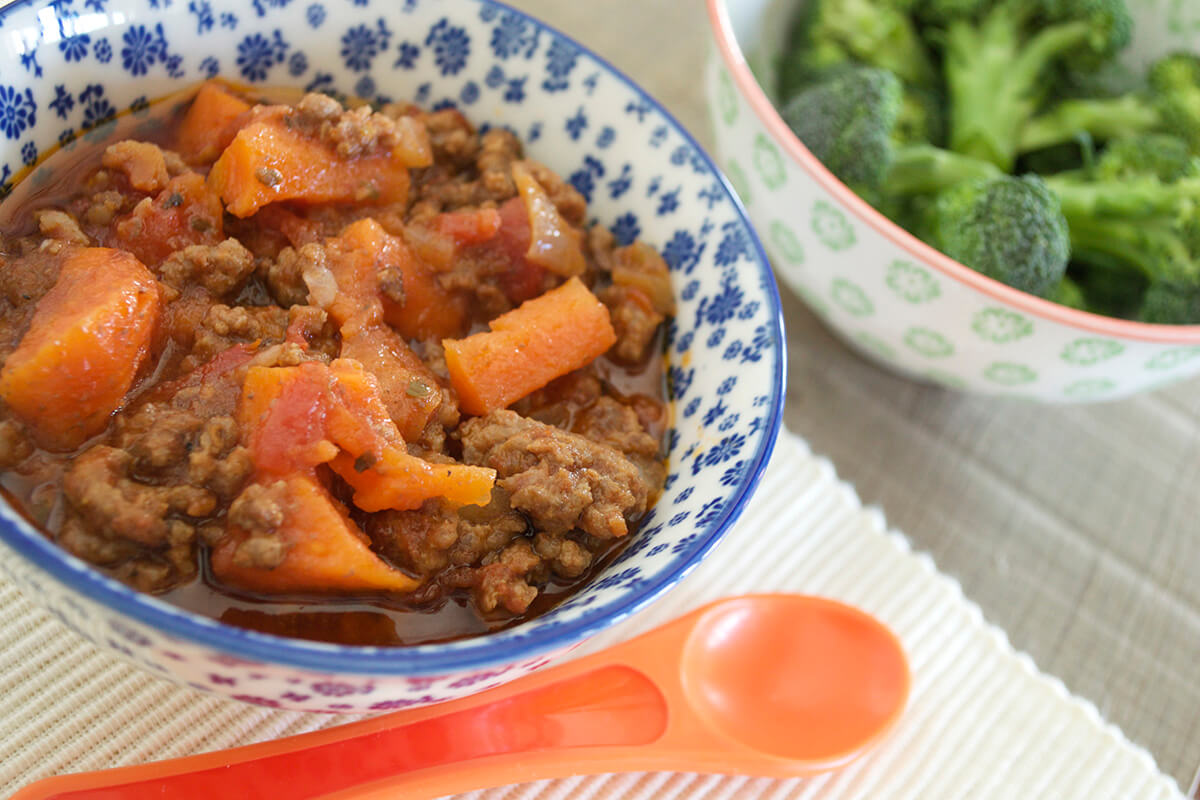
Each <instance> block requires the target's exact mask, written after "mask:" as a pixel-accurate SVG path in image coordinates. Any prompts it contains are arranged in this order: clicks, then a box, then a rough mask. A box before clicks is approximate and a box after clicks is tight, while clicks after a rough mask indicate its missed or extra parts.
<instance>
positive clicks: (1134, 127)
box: [1019, 54, 1200, 154]
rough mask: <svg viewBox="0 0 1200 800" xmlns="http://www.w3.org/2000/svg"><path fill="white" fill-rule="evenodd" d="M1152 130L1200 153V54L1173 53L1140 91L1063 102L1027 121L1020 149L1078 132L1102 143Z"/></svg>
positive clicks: (1156, 67) (1068, 137) (1152, 71)
mask: <svg viewBox="0 0 1200 800" xmlns="http://www.w3.org/2000/svg"><path fill="white" fill-rule="evenodd" d="M1153 132H1161V133H1168V134H1171V135H1173V136H1177V137H1179V138H1181V139H1183V140H1184V141H1185V142H1187V145H1188V147H1189V148H1191V150H1192V152H1194V153H1198V154H1200V57H1197V56H1194V55H1191V54H1175V55H1170V56H1167V57H1166V58H1164V59H1162V60H1160V61H1158V62H1157V63H1156V64H1154V66H1153V67H1151V69H1150V74H1149V80H1148V84H1147V87H1146V89H1144V90H1143V91H1140V92H1133V93H1130V94H1126V95H1121V96H1119V97H1112V98H1098V99H1070V100H1063V101H1062V102H1060V103H1058V104H1057V105H1055V106H1053V107H1052V108H1051V109H1050V110H1049V111H1046V112H1044V113H1042V114H1040V115H1038V116H1036V117H1033V118H1032V119H1030V120H1029V121H1028V122H1026V123H1025V126H1024V127H1023V128H1022V129H1021V138H1020V143H1019V148H1020V150H1022V151H1026V150H1035V149H1037V148H1040V147H1046V146H1049V145H1053V144H1058V143H1060V142H1067V141H1070V140H1071V139H1073V138H1074V137H1076V136H1078V135H1079V134H1080V133H1086V134H1088V135H1090V136H1092V137H1093V138H1094V139H1098V140H1101V141H1104V140H1108V139H1119V138H1126V137H1130V136H1138V135H1141V134H1143V133H1153Z"/></svg>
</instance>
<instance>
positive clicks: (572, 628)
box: [0, 0, 787, 676]
mask: <svg viewBox="0 0 1200 800" xmlns="http://www.w3.org/2000/svg"><path fill="white" fill-rule="evenodd" d="M34 2H36V0H16V2H13V3H12V4H10V5H7V6H5V7H3V8H0V20H3V18H4V17H5V16H7V15H8V14H9V12H11V11H12V10H14V9H17V8H21V7H23V6H26V5H31V4H33V3H34ZM475 2H477V3H478V4H479V5H490V6H495V7H496V8H499V9H501V10H504V11H508V12H511V13H513V14H517V15H518V16H520V17H521V18H522V19H524V20H526V21H528V22H530V23H532V24H533V25H534V26H536V27H539V28H542V29H544V30H546V31H549V32H550V33H551V34H554V35H556V36H560V37H562V38H563V39H564V40H565V41H567V42H569V43H570V44H572V45H574V46H575V47H577V48H579V50H580V52H582V53H585V54H587V55H588V56H589V57H591V58H592V59H594V60H595V62H596V63H597V64H599V65H600V66H601V67H603V68H604V69H606V70H608V72H609V73H610V74H612V75H613V76H615V77H616V78H618V79H619V80H621V81H622V82H624V83H625V84H626V85H627V86H628V87H629V88H630V89H632V90H633V91H634V92H636V93H637V94H638V95H639V96H640V97H641V98H642V99H644V100H645V101H647V102H648V103H650V105H651V107H652V108H654V109H655V110H656V111H657V112H658V113H660V114H662V116H663V117H664V118H665V119H666V120H667V122H668V123H669V124H670V125H672V126H673V127H674V128H675V129H676V130H677V131H678V132H679V133H680V134H681V135H682V136H683V138H684V140H685V141H687V143H688V144H690V145H691V146H692V147H693V148H695V150H696V152H697V153H699V154H700V156H701V158H703V160H704V163H705V165H706V166H707V167H708V168H709V170H710V171H711V173H712V174H713V175H715V176H716V177H717V179H718V181H720V184H721V188H722V189H723V190H724V191H725V195H726V197H728V199H729V201H730V203H732V205H733V208H734V211H736V212H737V216H738V218H739V219H740V220H741V221H742V223H743V224H744V225H745V226H746V230H747V231H748V232H749V233H750V239H751V242H752V243H753V246H754V252H755V254H756V256H757V266H758V268H759V270H760V272H761V273H762V277H763V278H765V280H763V282H762V285H763V287H764V290H765V291H766V293H767V295H768V297H769V298H770V300H771V303H772V307H773V308H774V309H775V314H774V319H773V322H774V326H773V330H772V334H773V339H774V341H773V342H772V343H773V345H774V347H773V348H772V353H773V354H774V363H773V364H772V382H773V384H774V386H773V388H775V389H777V391H773V392H772V405H771V407H770V409H769V411H768V415H767V416H768V420H767V426H766V428H765V430H764V432H763V436H762V438H761V439H760V440H759V445H758V450H757V451H756V452H755V454H754V460H753V463H752V465H751V467H750V469H749V470H747V472H746V477H745V478H744V479H743V481H742V484H741V486H740V487H739V488H738V492H737V494H736V495H735V496H734V497H733V502H732V503H731V504H730V506H729V507H728V510H727V511H725V512H724V513H723V514H722V516H721V518H720V519H719V520H718V521H717V523H716V524H715V525H713V527H712V529H711V530H710V531H709V533H708V535H707V536H706V537H705V538H704V539H703V540H701V541H700V542H699V543H698V544H697V545H696V546H695V548H694V549H693V550H692V552H691V555H690V557H689V558H687V559H686V560H685V561H683V562H682V563H680V564H678V565H677V566H676V567H675V568H674V569H672V570H670V571H668V572H667V573H666V574H662V575H658V576H656V577H655V578H653V579H651V580H650V581H648V582H647V586H646V587H645V588H643V589H641V590H640V591H638V592H636V593H634V594H632V596H627V597H624V598H623V599H622V600H621V601H619V602H615V603H609V604H598V605H596V606H594V607H591V608H589V609H587V610H586V611H584V612H583V613H582V614H581V615H580V616H579V617H578V618H577V619H575V620H573V621H571V622H569V623H563V624H562V625H553V626H549V627H548V628H547V630H546V632H545V633H544V634H539V633H538V632H534V633H521V629H522V627H523V626H521V625H518V626H515V627H513V628H509V629H507V630H504V631H498V632H496V633H490V634H484V635H481V636H476V637H472V638H469V639H461V640H458V641H456V642H452V643H450V644H451V647H450V649H446V648H447V645H445V644H431V645H414V646H411V647H361V646H351V645H335V644H327V643H322V642H310V641H307V640H303V639H291V638H286V637H282V636H272V635H270V634H265V633H258V632H255V631H250V630H246V629H243V628H235V627H233V626H231V625H226V624H224V623H220V622H217V621H216V620H213V619H211V618H208V617H204V616H201V615H199V614H196V613H194V612H190V611H186V610H184V609H182V608H179V607H177V606H172V605H170V604H168V603H166V602H164V601H162V600H159V599H158V598H156V597H153V596H151V595H146V594H142V593H140V592H137V591H135V590H134V589H131V588H130V587H128V586H126V585H125V584H123V583H120V582H119V581H116V580H114V579H113V578H110V577H108V576H107V575H104V574H103V573H101V572H100V571H99V570H96V569H94V568H92V567H90V566H89V565H87V564H86V563H85V562H83V561H81V560H80V559H77V558H75V557H74V556H72V555H70V554H68V553H67V552H66V551H64V550H62V549H60V548H59V547H58V546H56V545H54V544H53V543H51V542H50V541H49V540H48V539H46V537H45V536H43V535H41V534H40V533H39V532H38V531H37V530H36V529H35V528H34V527H33V526H32V525H30V524H29V523H27V522H24V521H22V522H21V523H16V522H15V519H17V518H19V514H18V513H17V512H16V511H15V509H12V508H11V506H8V504H7V503H5V504H3V507H2V508H3V511H4V512H5V513H4V514H3V516H0V539H2V540H3V541H4V542H5V544H7V545H8V546H9V547H10V548H11V549H13V550H15V551H16V552H17V553H18V554H20V555H21V556H22V557H23V558H25V559H26V560H27V561H29V562H30V563H31V564H33V565H34V566H36V567H38V568H40V569H41V570H42V571H43V572H46V573H48V574H49V575H51V576H52V577H53V578H55V579H56V580H58V581H59V582H60V583H63V584H65V585H66V586H67V587H69V588H70V589H73V590H74V591H76V592H78V593H80V594H82V595H84V596H85V597H87V598H89V599H90V600H93V601H95V602H97V603H99V604H101V605H103V606H105V607H106V608H109V609H112V610H113V611H116V612H118V613H120V614H122V615H125V616H127V617H131V618H133V619H136V620H137V621H139V622H142V623H144V624H146V625H148V626H150V627H151V628H154V629H155V630H158V631H161V632H163V633H165V634H168V635H170V636H174V637H177V638H180V639H184V640H186V641H189V642H193V643H196V644H201V645H205V646H208V647H212V648H215V649H217V650H220V651H222V652H225V653H228V654H230V655H234V656H237V657H239V658H245V659H252V660H255V661H261V662H264V663H268V664H278V665H282V666H288V667H298V668H302V669H310V670H316V671H319V672H332V673H344V674H362V675H381V676H388V675H395V676H408V675H412V676H425V675H440V674H449V673H454V672H461V671H465V670H473V669H482V668H486V667H494V666H499V665H502V664H510V663H513V662H514V661H516V660H522V659H529V658H534V657H537V656H539V655H543V654H547V653H551V652H557V651H561V650H564V649H567V648H569V647H571V646H573V645H576V644H578V643H580V642H582V641H584V640H586V639H588V638H590V637H592V636H594V635H595V634H597V633H599V632H600V631H602V630H605V629H607V628H611V627H612V626H614V625H616V624H617V623H619V622H621V621H622V620H625V619H627V618H628V617H630V616H632V615H633V614H635V613H637V612H638V611H641V610H642V609H643V608H645V607H646V606H648V605H649V604H650V603H652V602H653V601H654V600H656V599H658V598H659V597H660V596H661V595H662V594H664V593H665V592H666V591H668V590H669V589H671V588H672V587H673V586H675V585H676V584H677V583H679V582H680V581H681V580H683V578H684V577H686V576H687V575H688V573H690V572H691V571H692V570H693V569H694V568H695V567H696V566H697V565H698V564H699V563H700V562H701V561H702V560H703V559H704V557H705V556H706V555H707V554H708V553H709V551H710V550H712V549H713V547H715V546H716V544H717V543H718V542H719V541H720V540H721V539H722V538H723V536H724V534H725V532H726V531H727V530H729V528H730V527H731V526H732V525H733V524H734V523H735V522H736V521H737V519H738V518H739V517H740V516H741V514H742V510H743V509H744V507H745V505H746V502H747V501H748V500H749V498H750V496H751V495H752V494H753V493H754V489H755V488H756V487H757V486H758V483H759V481H760V480H761V478H762V474H763V471H764V469H765V468H766V465H767V462H768V461H769V459H770V456H771V453H772V452H774V449H775V443H776V441H777V440H778V438H779V433H780V429H781V427H782V424H783V406H784V397H785V395H786V392H787V385H786V382H785V381H784V365H785V364H786V363H787V353H786V350H787V343H786V339H785V337H784V335H783V330H784V327H783V309H782V306H781V303H780V298H779V289H778V286H777V285H776V283H775V277H774V273H773V272H772V271H771V268H770V261H769V260H768V259H767V254H766V251H765V250H764V249H763V246H762V243H761V242H760V241H759V238H758V234H757V232H755V230H754V226H753V225H752V224H751V222H750V219H749V217H748V216H747V214H746V209H745V208H744V207H743V206H742V202H741V200H740V199H739V198H738V196H737V194H736V193H735V192H734V191H733V188H732V187H731V185H730V183H729V180H728V179H727V178H726V177H725V175H724V173H722V172H721V170H720V169H719V168H718V167H717V165H716V164H715V163H714V162H713V160H712V158H711V157H710V156H709V154H708V152H707V151H706V150H705V149H704V148H703V147H701V146H700V144H699V142H697V141H696V139H695V137H693V136H692V134H691V133H690V132H688V130H687V129H686V128H685V127H684V126H683V125H681V124H680V123H679V121H678V120H677V119H675V117H674V115H672V114H671V113H670V112H669V111H667V109H666V108H664V107H663V105H662V104H661V103H659V102H658V100H656V99H655V98H654V97H652V96H651V95H650V94H649V93H648V92H646V90H644V89H643V88H642V87H641V86H639V85H638V84H637V83H635V82H634V81H633V80H631V79H630V78H629V76H628V75H626V74H625V73H624V72H622V71H621V70H619V69H617V68H616V67H615V66H613V65H612V64H611V63H610V62H609V61H608V60H607V59H605V58H604V57H602V56H600V55H598V54H597V53H595V52H594V51H593V50H591V49H590V48H588V47H586V46H584V45H582V44H580V43H579V42H578V41H576V40H575V39H574V38H572V37H570V36H567V35H566V34H565V33H563V32H562V31H559V30H558V29H557V28H554V27H553V26H551V25H549V24H547V23H545V22H543V21H541V20H540V19H538V18H536V17H533V16H531V15H529V14H527V13H525V12H524V11H521V10H520V9H516V8H513V7H512V6H510V5H508V4H507V3H502V2H499V1H498V0H475ZM10 516H11V517H12V519H9V518H8V517H10ZM510 633H512V634H513V636H512V638H513V639H516V640H517V641H509V639H508V637H507V636H506V634H510ZM514 648H516V652H514Z"/></svg>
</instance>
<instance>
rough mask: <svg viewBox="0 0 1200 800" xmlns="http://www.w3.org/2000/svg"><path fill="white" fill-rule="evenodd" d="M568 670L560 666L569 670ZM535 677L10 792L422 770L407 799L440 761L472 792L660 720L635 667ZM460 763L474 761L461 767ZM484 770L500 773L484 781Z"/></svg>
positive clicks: (107, 793) (250, 791)
mask: <svg viewBox="0 0 1200 800" xmlns="http://www.w3.org/2000/svg"><path fill="white" fill-rule="evenodd" d="M572 666H573V665H568V666H567V667H565V668H563V669H565V670H569V671H571V672H577V670H574V669H571V667H572ZM538 677H541V676H535V680H536V678H538ZM537 682H538V683H540V684H541V685H540V686H538V687H536V688H530V689H527V690H525V691H520V692H518V693H515V694H510V695H508V696H505V697H502V698H500V699H496V700H493V701H491V702H485V703H483V704H476V705H473V706H470V707H467V708H459V709H458V710H452V711H448V713H441V714H437V715H434V716H427V717H426V718H424V719H419V720H416V721H413V722H409V723H408V724H400V725H396V724H392V725H390V726H387V725H385V726H380V725H378V724H371V725H369V726H365V725H364V723H354V724H351V725H347V726H343V727H341V728H334V729H331V730H329V731H319V732H317V733H316V734H308V735H305V736H298V737H291V738H289V739H284V740H281V741H278V742H267V743H263V744H261V745H251V746H249V747H243V748H237V749H234V750H228V751H224V752H223V753H215V754H205V755H200V756H190V757H187V758H179V759H172V760H170V761H161V762H157V763H154V764H147V765H144V766H139V767H128V768H123V769H115V770H105V771H102V772H92V773H82V774H77V775H66V776H62V777H58V778H50V779H48V780H45V781H40V782H38V783H35V784H32V785H30V786H28V787H26V788H25V789H23V790H22V791H20V792H18V793H17V794H16V795H15V797H14V800H34V799H35V798H40V799H42V800H51V799H53V800H85V798H86V800H143V799H144V800H150V798H158V799H159V800H161V798H178V800H211V798H214V797H247V798H250V797H263V798H279V800H301V799H302V798H317V797H324V796H329V795H335V796H345V797H351V796H357V795H358V789H357V787H360V786H363V785H366V784H372V783H376V782H379V781H386V782H387V783H388V784H390V785H392V786H393V790H394V779H396V778H397V777H399V776H406V775H409V774H412V773H418V772H422V773H427V774H426V775H425V780H423V781H422V780H417V781H414V784H421V783H425V784H428V791H429V792H430V793H429V794H425V793H424V792H422V791H420V789H419V788H418V786H417V785H411V786H410V785H409V783H408V782H407V780H406V781H405V786H404V796H405V798H406V800H412V799H413V798H420V797H437V796H439V795H440V794H444V793H445V790H446V785H445V782H444V781H442V780H440V779H437V778H436V774H444V773H446V770H441V769H437V768H439V767H450V766H453V767H454V769H453V770H451V772H457V773H460V774H461V773H463V772H468V773H471V774H472V776H473V777H472V779H471V782H470V787H469V788H481V787H483V786H486V785H496V784H498V783H503V782H504V780H503V776H504V774H506V773H508V770H506V769H504V766H505V765H512V766H515V767H517V772H515V773H511V774H513V775H515V776H516V777H514V778H513V779H514V780H530V779H532V778H534V777H539V778H540V777H543V774H542V773H540V772H539V773H538V774H536V775H530V774H529V773H528V772H527V771H525V769H523V768H521V767H520V765H521V764H523V763H524V765H525V767H526V768H527V767H528V766H531V764H530V763H529V762H530V760H531V759H530V756H531V754H534V753H538V754H541V755H546V754H547V753H548V752H549V751H561V750H568V751H569V750H588V749H593V748H599V749H601V750H604V749H607V748H611V747H614V746H626V747H627V746H631V745H633V746H636V745H641V744H648V743H650V742H652V741H654V740H655V739H657V738H658V737H659V736H661V735H662V733H663V731H664V730H665V728H666V723H667V708H666V702H665V700H664V699H663V695H662V693H661V692H660V691H659V690H658V689H657V687H656V686H655V685H654V683H653V682H652V681H651V680H650V679H649V678H647V677H646V676H645V675H643V674H642V673H641V672H639V671H637V670H635V669H633V668H630V667H625V666H601V667H599V668H595V669H590V670H587V671H585V672H583V673H579V674H575V675H573V676H570V677H563V678H561V679H559V680H554V681H552V682H549V683H546V682H545V681H537ZM468 700H470V698H468ZM391 716H393V717H395V716H396V715H391ZM410 716H411V715H410ZM365 722H366V723H376V722H377V720H367V721H365ZM364 728H366V729H364ZM214 756H217V758H216V759H214ZM560 757H562V755H561V753H560ZM567 759H568V761H569V760H570V759H569V756H568V757H567ZM532 760H533V761H542V760H544V759H543V758H537V757H534V758H533V759H532ZM464 762H471V763H472V765H473V766H474V765H478V767H477V768H473V769H465V768H464V767H465V764H464ZM492 773H495V774H497V775H498V776H499V778H500V779H499V780H494V781H488V780H485V778H486V777H487V776H488V775H490V774H492ZM413 777H414V778H416V777H417V776H416V775H415V774H414V775H413ZM463 777H466V776H465V775H464V776H463ZM481 781H482V782H481Z"/></svg>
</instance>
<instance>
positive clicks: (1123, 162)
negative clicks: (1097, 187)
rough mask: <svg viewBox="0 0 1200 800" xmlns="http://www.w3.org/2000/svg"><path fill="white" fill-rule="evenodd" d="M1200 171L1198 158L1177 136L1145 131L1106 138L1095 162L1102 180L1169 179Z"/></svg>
mask: <svg viewBox="0 0 1200 800" xmlns="http://www.w3.org/2000/svg"><path fill="white" fill-rule="evenodd" d="M1197 175H1200V159H1197V157H1196V156H1193V155H1192V153H1191V150H1190V149H1189V147H1188V144H1187V142H1185V141H1184V140H1183V139H1180V138H1179V137H1177V136H1170V135H1167V134H1162V133H1148V134H1145V135H1143V136H1130V137H1127V138H1124V139H1117V140H1115V141H1112V142H1109V143H1108V146H1107V147H1105V148H1104V153H1103V155H1101V156H1100V158H1099V160H1097V162H1096V167H1095V177H1096V178H1097V179H1098V180H1101V181H1112V180H1119V179H1122V178H1137V177H1144V176H1153V177H1154V178H1157V179H1158V180H1160V181H1164V182H1166V183H1171V182H1174V181H1177V180H1180V179H1182V178H1188V177H1195V176H1197Z"/></svg>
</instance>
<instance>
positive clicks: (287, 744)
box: [14, 594, 909, 800]
mask: <svg viewBox="0 0 1200 800" xmlns="http://www.w3.org/2000/svg"><path fill="white" fill-rule="evenodd" d="M908 691H909V671H908V665H907V662H906V660H905V657H904V652H903V649H902V648H901V646H900V643H899V642H898V641H897V640H896V638H895V636H894V635H893V634H892V633H891V631H889V630H888V629H887V628H886V627H884V626H883V625H882V624H881V623H880V622H878V621H877V620H875V619H874V618H873V617H870V616H869V615H867V614H864V613H863V612H861V611H858V610H856V609H853V608H851V607H849V606H846V605H843V604H841V603H837V602H834V601H832V600H825V599H822V598H817V597H808V596H803V595H787V594H770V595H747V596H742V597H734V598H728V599H725V600H720V601H717V602H715V603H713V604H710V605H708V606H705V607H703V608H700V609H697V610H696V611H693V612H691V613H690V614H687V615H685V616H683V617H680V618H678V619H676V620H674V621H673V622H670V623H667V624H666V625H663V626H662V627H659V628H656V629H654V630H652V631H649V632H648V633H645V634H642V635H641V636H639V637H637V638H635V639H631V640H630V641H627V642H623V643H621V644H618V645H616V646H614V647H611V648H609V649H607V650H604V651H601V652H599V653H595V654H593V655H590V656H587V657H584V658H580V659H577V660H575V661H572V662H569V663H567V664H563V665H561V666H558V667H552V668H547V669H544V670H542V671H540V672H538V673H536V674H534V675H530V676H528V677H525V678H522V679H520V680H517V681H513V682H512V683H509V684H507V685H505V686H501V687H499V688H497V689H493V690H491V691H488V692H483V693H481V694H478V695H474V696H472V697H467V698H463V699H461V700H455V701H452V702H449V703H444V704H441V705H437V706H431V707H428V708H421V709H416V710H413V711H405V712H397V713H394V714H388V715H385V716H381V717H376V718H374V719H369V720H364V721H361V722H356V723H352V724H349V725H345V726H342V727H339V728H332V729H329V730H324V731H317V732H314V733H309V734H304V735H301V736H293V737H290V738H287V739H280V740H276V741H273V742H264V743H262V744H257V745H249V746H247V747H240V748H236V749H233V750H226V751H224V752H219V753H207V754H204V755H199V756H191V757H188V758H181V759H174V760H171V761H162V762H157V763H154V764H147V765H144V766H138V767H125V768H121V769H115V770H107V771H104V772H93V773H84V774H79V775H66V776H61V777H56V778H49V779H47V780H44V781H40V782H38V783H35V784H32V785H30V786H28V787H26V788H24V789H22V790H21V791H19V792H18V793H17V794H16V795H15V796H14V800H35V799H36V800H51V798H53V800H84V798H87V799H88V800H141V799H142V798H146V799H147V800H148V799H149V798H152V797H153V798H160V799H161V798H176V799H177V800H193V799H194V800H201V798H205V799H207V798H212V797H220V796H236V797H260V796H261V797H272V798H277V799H278V800H287V799H292V800H299V799H300V798H318V797H321V798H326V800H335V798H336V799H337V800H349V799H350V798H356V799H358V800H362V799H363V798H380V799H381V800H382V798H385V797H394V796H396V793H397V792H398V791H402V794H403V796H404V797H405V798H406V800H419V799H421V798H433V797H439V796H442V795H446V794H453V793H456V792H461V791H468V790H471V789H479V788H483V787H487V786H496V785H500V784H506V783H518V782H524V781H530V780H538V779H544V778H556V777H565V776H568V775H578V774H592V773H599V772H627V771H635V770H685V771H692V772H714V773H724V774H743V775H762V776H770V777H795V776H800V775H811V774H815V773H818V772H822V771H826V770H829V769H833V768H836V767H838V766H841V765H843V764H845V763H847V762H849V761H850V760H852V759H853V758H855V757H856V756H858V755H861V754H862V753H863V752H865V751H866V750H867V749H868V748H869V747H870V746H871V745H872V744H874V743H875V742H876V741H877V740H878V739H879V738H880V737H881V736H882V735H883V734H884V733H885V732H886V731H887V730H888V729H889V728H890V727H891V726H892V724H893V723H894V722H895V721H896V719H897V718H898V717H899V715H900V713H901V712H902V711H903V709H904V705H905V703H906V701H907V698H908Z"/></svg>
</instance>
